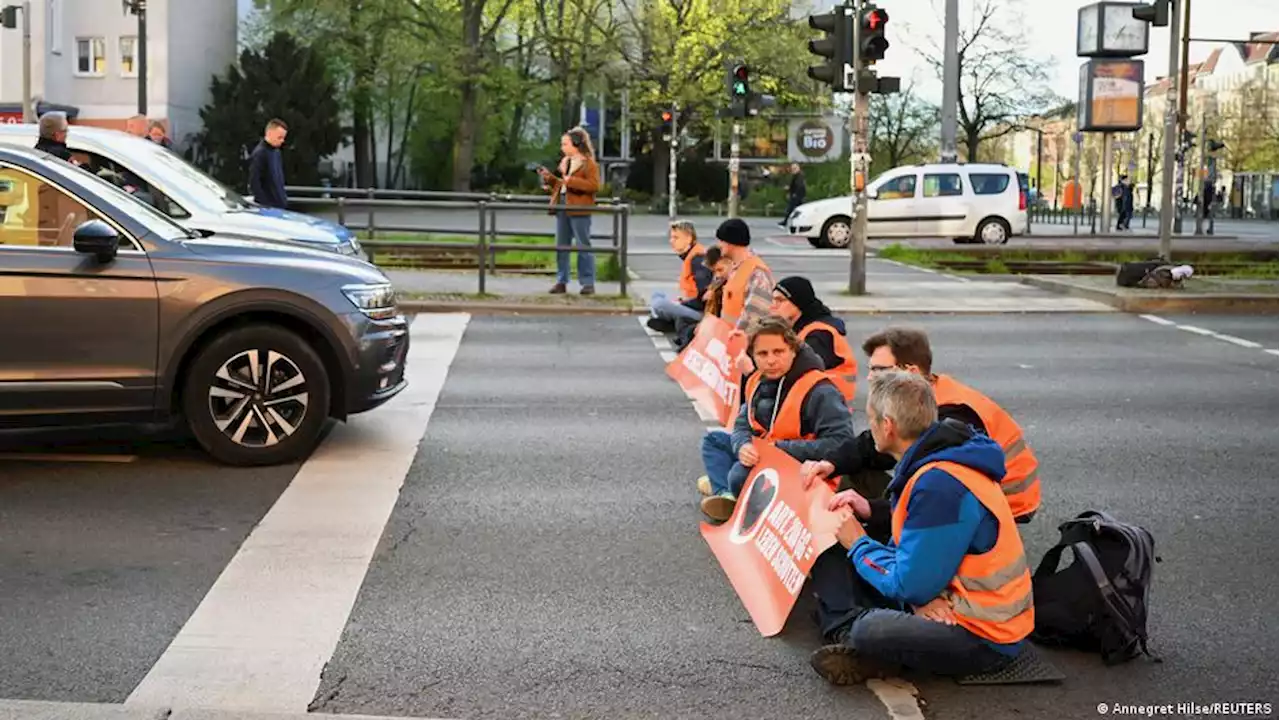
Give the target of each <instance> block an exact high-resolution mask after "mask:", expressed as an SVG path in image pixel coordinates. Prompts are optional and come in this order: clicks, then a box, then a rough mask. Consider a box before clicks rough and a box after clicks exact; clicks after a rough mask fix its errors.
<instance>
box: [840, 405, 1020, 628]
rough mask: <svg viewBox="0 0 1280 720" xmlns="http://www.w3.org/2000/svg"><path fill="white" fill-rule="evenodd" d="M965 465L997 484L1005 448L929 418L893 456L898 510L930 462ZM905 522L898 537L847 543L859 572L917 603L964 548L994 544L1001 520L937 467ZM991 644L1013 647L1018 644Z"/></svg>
mask: <svg viewBox="0 0 1280 720" xmlns="http://www.w3.org/2000/svg"><path fill="white" fill-rule="evenodd" d="M942 460H946V461H950V462H954V463H958V464H960V465H964V466H967V467H970V468H973V469H974V470H977V471H978V472H980V473H982V474H983V475H986V476H987V477H989V478H991V481H992V482H995V483H998V482H1000V480H1001V479H1002V478H1004V474H1005V467H1004V451H1003V450H1002V449H1001V448H1000V446H999V445H998V444H996V442H995V441H993V440H991V439H990V438H989V437H987V436H986V435H984V434H982V433H977V432H974V431H973V429H972V428H970V427H969V426H967V425H965V424H964V423H961V422H958V421H956V420H943V421H941V422H938V423H935V424H934V425H933V426H932V427H930V428H929V429H928V430H926V431H925V432H924V434H923V435H921V436H920V439H919V440H917V441H916V442H915V444H913V445H912V446H911V447H910V448H909V449H908V450H907V452H906V454H904V455H903V456H902V460H901V461H899V462H898V466H897V470H896V472H895V474H894V477H893V481H892V482H891V483H889V488H888V491H887V492H888V495H889V502H890V503H891V504H892V506H893V507H894V508H895V509H896V508H897V505H898V502H899V500H901V498H902V491H903V489H904V488H905V487H906V484H907V481H908V480H910V479H911V476H912V475H914V474H915V473H916V471H917V470H919V469H920V467H921V466H922V465H924V464H925V463H929V462H937V461H942ZM909 502H910V505H909V506H908V507H907V520H906V523H905V524H904V525H903V528H902V534H901V537H900V538H899V539H898V543H897V544H896V545H894V544H888V545H886V544H883V543H879V542H876V541H875V540H872V539H871V538H869V537H865V536H864V537H862V538H860V539H859V540H858V541H857V542H856V543H854V544H853V547H852V548H850V549H849V559H850V560H852V561H853V564H854V567H855V568H856V569H857V572H858V574H859V575H861V576H862V578H863V579H865V580H866V581H867V582H868V583H870V584H871V585H872V587H874V588H875V589H876V590H878V591H879V592H880V593H881V594H882V595H884V596H885V597H886V598H888V599H890V600H893V601H896V602H899V603H902V604H903V605H909V606H914V607H918V606H921V605H924V604H925V603H927V602H929V601H930V600H933V599H934V598H936V597H938V596H939V595H940V594H942V591H943V590H944V589H946V587H947V584H948V583H950V582H951V579H952V578H954V577H955V575H956V572H957V571H958V570H959V569H960V561H961V560H963V559H964V556H965V555H966V554H967V553H970V552H972V553H984V552H986V551H988V550H990V549H991V548H992V547H994V546H995V544H996V535H997V534H998V532H999V524H998V523H997V521H996V518H995V516H994V515H992V514H991V512H990V511H989V510H987V509H986V508H985V507H984V506H983V505H982V503H981V502H979V500H978V498H977V497H975V496H974V495H973V493H971V492H969V490H968V489H967V488H966V487H965V486H964V484H963V483H961V482H960V481H959V480H957V479H955V478H954V477H952V476H951V475H950V474H949V473H947V472H946V471H944V470H940V469H938V468H934V469H932V470H929V471H928V472H926V473H925V474H923V475H921V476H920V479H919V480H917V481H916V484H915V488H914V489H913V490H912V491H911V498H910V500H909ZM992 645H993V646H995V647H997V648H1001V649H1005V648H1007V649H1009V650H1010V651H1016V650H1017V648H1018V647H1019V646H1020V644H1019V643H1014V644H1013V645H997V644H995V643H992Z"/></svg>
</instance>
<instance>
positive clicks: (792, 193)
mask: <svg viewBox="0 0 1280 720" xmlns="http://www.w3.org/2000/svg"><path fill="white" fill-rule="evenodd" d="M807 194H808V189H807V188H806V187H805V184H804V170H801V169H800V163H791V184H790V185H788V186H787V212H786V214H785V215H783V216H782V222H780V223H778V224H779V225H781V226H783V227H786V226H787V220H789V219H790V218H791V213H793V212H795V210H796V208H798V207H800V206H801V205H803V204H804V197H805V195H807Z"/></svg>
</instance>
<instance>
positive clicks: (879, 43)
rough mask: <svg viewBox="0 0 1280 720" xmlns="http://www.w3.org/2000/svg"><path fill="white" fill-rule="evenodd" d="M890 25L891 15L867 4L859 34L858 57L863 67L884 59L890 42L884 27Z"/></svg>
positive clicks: (864, 6)
mask: <svg viewBox="0 0 1280 720" xmlns="http://www.w3.org/2000/svg"><path fill="white" fill-rule="evenodd" d="M888 23H889V13H888V12H887V11H885V10H884V9H882V8H878V7H876V6H875V5H872V4H870V3H867V4H866V5H863V6H862V18H861V25H860V26H859V28H858V29H859V33H858V56H859V57H860V58H861V59H862V65H863V67H865V66H867V65H874V64H875V62H876V61H877V60H883V59H884V53H885V51H886V50H888V49H889V40H888V38H886V37H885V36H884V26H885V25H887V24H888Z"/></svg>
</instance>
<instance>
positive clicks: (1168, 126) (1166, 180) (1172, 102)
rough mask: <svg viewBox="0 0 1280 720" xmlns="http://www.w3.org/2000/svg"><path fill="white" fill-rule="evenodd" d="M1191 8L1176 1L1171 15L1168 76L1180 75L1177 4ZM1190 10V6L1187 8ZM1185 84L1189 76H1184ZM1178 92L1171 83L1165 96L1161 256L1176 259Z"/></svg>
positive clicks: (1181, 0) (1180, 0)
mask: <svg viewBox="0 0 1280 720" xmlns="http://www.w3.org/2000/svg"><path fill="white" fill-rule="evenodd" d="M1179 2H1184V3H1187V4H1188V6H1189V5H1190V0H1173V11H1172V12H1170V13H1169V77H1170V78H1172V77H1173V76H1174V75H1176V74H1177V72H1178V28H1179V27H1180V23H1179V18H1178V5H1177V3H1179ZM1188 9H1189V7H1188ZM1183 81H1184V82H1185V81H1186V73H1183ZM1177 93H1178V90H1177V87H1176V86H1174V84H1173V83H1172V82H1170V83H1169V90H1168V92H1167V93H1166V95H1165V111H1164V157H1163V159H1162V161H1161V162H1162V165H1161V168H1160V175H1161V183H1162V185H1161V187H1160V257H1162V258H1164V259H1165V260H1172V259H1173V212H1174V211H1173V177H1174V175H1173V171H1174V167H1173V165H1174V145H1175V143H1176V142H1177V141H1178V114H1179V113H1178V102H1177V101H1178V95H1177Z"/></svg>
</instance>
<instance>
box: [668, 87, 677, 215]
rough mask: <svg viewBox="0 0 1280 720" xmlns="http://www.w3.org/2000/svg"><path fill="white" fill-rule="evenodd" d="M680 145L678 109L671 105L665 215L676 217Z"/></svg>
mask: <svg viewBox="0 0 1280 720" xmlns="http://www.w3.org/2000/svg"><path fill="white" fill-rule="evenodd" d="M679 147H680V109H679V106H678V105H674V104H673V105H672V106H671V158H670V160H669V162H668V165H667V217H668V218H670V219H672V220H675V219H676V155H677V153H678V152H679Z"/></svg>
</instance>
